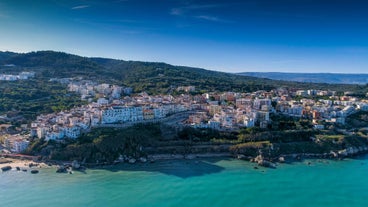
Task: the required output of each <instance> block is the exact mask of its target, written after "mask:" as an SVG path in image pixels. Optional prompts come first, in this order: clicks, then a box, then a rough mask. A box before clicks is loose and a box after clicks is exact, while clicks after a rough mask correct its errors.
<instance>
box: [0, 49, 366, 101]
mask: <svg viewBox="0 0 368 207" xmlns="http://www.w3.org/2000/svg"><path fill="white" fill-rule="evenodd" d="M0 53H1V52H0ZM1 54H2V56H0V57H2V58H0V65H2V64H15V65H17V67H3V68H2V69H1V70H2V72H7V71H11V72H13V73H14V72H20V71H23V70H24V68H26V69H27V70H32V71H34V72H36V75H37V76H40V77H42V78H67V77H77V76H79V77H84V78H86V79H92V80H96V81H98V82H107V83H111V84H119V85H125V86H130V87H133V89H134V91H136V92H141V91H146V92H148V93H150V94H158V93H174V92H175V89H176V87H177V86H188V85H192V86H195V87H196V90H197V92H210V91H238V92H249V91H256V90H271V89H274V88H278V87H292V88H299V89H310V88H313V89H324V90H335V91H347V90H349V91H352V92H354V93H356V94H366V93H367V92H368V86H366V85H349V84H347V85H342V84H323V83H298V82H288V81H277V80H270V79H264V78H255V77H248V76H241V75H236V74H229V73H222V72H215V71H210V70H204V69H199V68H191V67H183V66H173V65H169V64H165V63H152V62H139V61H122V60H113V59H104V58H85V57H80V56H76V55H70V54H66V53H62V52H53V51H41V52H32V53H26V54H13V53H11V54H4V53H1Z"/></svg>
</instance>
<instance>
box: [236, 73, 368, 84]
mask: <svg viewBox="0 0 368 207" xmlns="http://www.w3.org/2000/svg"><path fill="white" fill-rule="evenodd" d="M239 74H240V75H244V76H253V77H258V78H269V79H273V80H288V81H298V82H305V83H334V84H367V83H368V74H340V73H278V72H264V73H263V72H244V73H239Z"/></svg>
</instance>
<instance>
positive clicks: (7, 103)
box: [0, 78, 83, 123]
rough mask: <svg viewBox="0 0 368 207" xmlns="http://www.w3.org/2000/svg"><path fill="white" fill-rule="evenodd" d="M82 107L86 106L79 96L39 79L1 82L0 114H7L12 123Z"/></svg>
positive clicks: (24, 121) (53, 83) (61, 86)
mask: <svg viewBox="0 0 368 207" xmlns="http://www.w3.org/2000/svg"><path fill="white" fill-rule="evenodd" d="M80 104H83V102H81V101H80V97H79V96H78V95H77V94H75V93H71V92H68V91H67V89H66V87H65V86H64V85H61V84H58V83H55V82H48V81H46V80H44V79H39V78H35V79H32V80H19V81H0V114H7V117H8V119H9V120H10V122H12V123H27V122H29V121H32V120H34V119H35V118H36V116H37V115H39V114H48V113H52V112H56V111H61V110H64V109H70V108H72V107H74V106H76V105H80ZM3 122H5V121H3ZM0 123H1V122H0Z"/></svg>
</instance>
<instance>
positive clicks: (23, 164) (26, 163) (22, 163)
mask: <svg viewBox="0 0 368 207" xmlns="http://www.w3.org/2000/svg"><path fill="white" fill-rule="evenodd" d="M5 161H9V162H7V163H6V162H5ZM30 164H32V165H33V166H32V167H30ZM5 166H10V167H11V168H12V170H15V169H16V167H20V169H27V170H29V169H37V168H51V167H52V166H49V165H47V164H45V163H43V162H34V161H32V160H20V159H12V158H4V159H1V163H0V168H2V167H5Z"/></svg>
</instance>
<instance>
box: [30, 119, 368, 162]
mask: <svg viewBox="0 0 368 207" xmlns="http://www.w3.org/2000/svg"><path fill="white" fill-rule="evenodd" d="M170 130H171V131H172V133H168V131H170ZM176 130H177V129H174V128H170V127H168V126H166V127H162V126H160V124H150V125H136V126H133V127H130V128H126V129H113V128H97V129H93V130H92V131H91V132H90V133H88V134H85V135H83V136H82V137H80V138H79V139H77V140H70V141H69V142H66V143H57V142H49V143H46V142H42V140H40V141H39V143H35V144H33V145H32V147H33V148H32V147H31V148H30V152H35V153H36V154H38V155H42V156H43V157H44V158H47V159H52V160H65V161H72V160H78V161H82V160H84V161H85V162H87V163H113V162H114V161H116V160H119V158H121V157H123V158H124V159H125V160H128V161H129V160H130V159H135V160H140V158H145V159H147V158H149V157H155V156H156V157H158V158H160V157H164V158H175V157H178V158H187V157H191V156H193V155H194V156H200V155H207V156H217V155H232V156H234V157H238V158H241V159H247V160H252V159H254V158H256V157H257V156H259V155H262V160H264V161H272V162H274V161H277V162H278V161H280V157H282V158H286V160H289V159H294V160H295V159H298V158H300V157H316V158H342V157H348V156H354V155H357V154H360V153H366V152H367V150H368V139H367V138H366V137H360V136H356V135H331V132H328V133H327V132H321V131H311V130H304V131H303V130H299V131H296V130H292V131H275V132H272V131H258V132H252V133H253V134H248V135H249V136H248V135H244V134H243V135H242V134H241V133H240V134H237V135H236V134H234V133H230V134H229V133H219V132H213V131H206V130H199V131H196V130H190V131H188V130H187V129H183V130H186V131H185V133H184V132H183V130H181V131H180V130H179V131H177V132H175V131H176ZM174 132H175V133H174ZM165 134H170V136H165ZM173 134H176V135H175V136H173ZM210 137H212V139H211V138H210ZM281 160H283V159H281ZM284 161H285V159H284ZM260 163H266V162H261V161H260Z"/></svg>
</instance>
